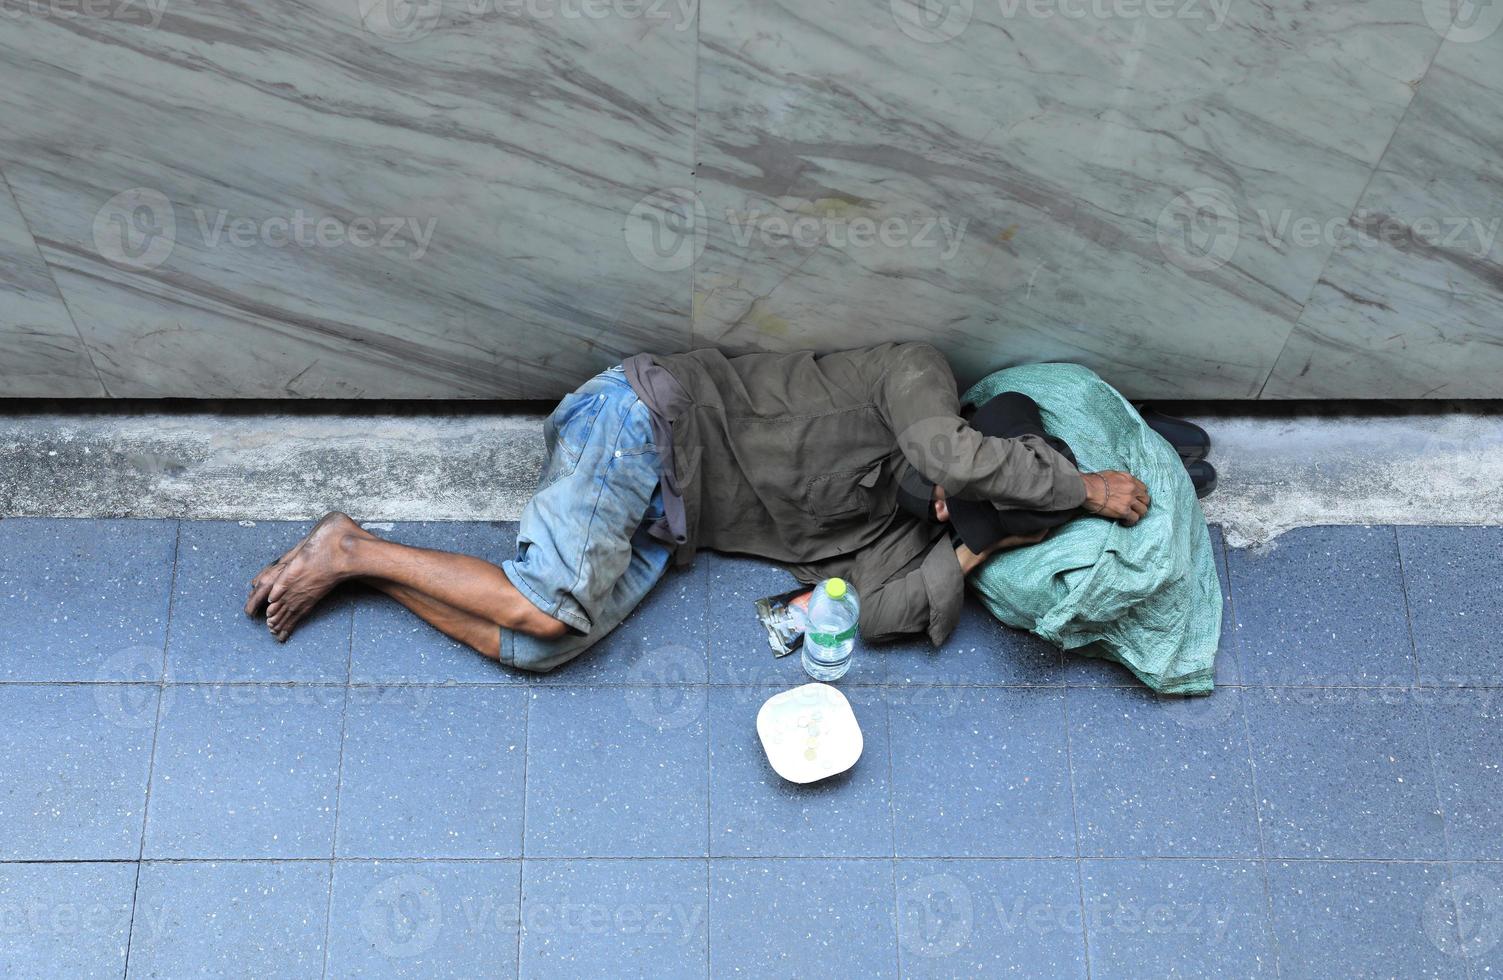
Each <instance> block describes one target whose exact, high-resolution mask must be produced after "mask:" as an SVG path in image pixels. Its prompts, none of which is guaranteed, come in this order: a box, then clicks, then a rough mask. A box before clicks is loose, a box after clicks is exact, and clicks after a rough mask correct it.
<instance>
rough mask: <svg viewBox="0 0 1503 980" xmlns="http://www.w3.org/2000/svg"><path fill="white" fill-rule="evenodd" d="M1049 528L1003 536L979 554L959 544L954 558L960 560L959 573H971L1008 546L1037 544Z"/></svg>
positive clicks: (1045, 536)
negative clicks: (1030, 532)
mask: <svg viewBox="0 0 1503 980" xmlns="http://www.w3.org/2000/svg"><path fill="white" fill-rule="evenodd" d="M1051 530H1053V528H1047V527H1046V528H1044V529H1043V530H1042V531H1035V532H1034V533H1032V534H1014V535H1012V536H1011V537H1006V538H1003V539H1002V540H1000V541H998V542H997V543H996V544H994V545H992V546H991V547H990V548H987V549H986V550H985V551H983V552H981V554H979V555H978V554H977V553H976V552H974V551H972V550H971V549H970V548H967V547H966V546H965V545H960V546H959V547H957V548H956V549H955V558H956V560H958V561H959V562H960V573H961V574H962V575H969V574H971V572H972V571H974V570H975V569H976V567H977V566H979V565H980V564H981V563H982V562H984V561H986V560H987V559H988V558H990V557H991V556H992V555H995V554H996V553H997V552H999V551H1004V550H1006V549H1008V548H1021V547H1023V546H1024V545H1030V544H1038V543H1039V542H1040V541H1042V540H1044V539H1045V538H1047V537H1048V536H1049V532H1050V531H1051Z"/></svg>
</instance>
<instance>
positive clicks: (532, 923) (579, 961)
mask: <svg viewBox="0 0 1503 980" xmlns="http://www.w3.org/2000/svg"><path fill="white" fill-rule="evenodd" d="M708 915H709V898H708V885H707V882H706V875H705V862H704V861H703V860H702V859H689V860H677V859H668V860H633V859H627V860H609V861H601V860H593V861H592V860H568V861H558V860H547V861H534V860H530V859H529V860H528V861H527V862H526V864H525V866H524V867H523V870H522V923H523V926H522V945H521V961H522V976H523V977H527V978H529V980H532V978H551V977H557V978H560V980H575V978H578V977H610V978H612V980H626V978H629V977H644V978H651V980H670V978H677V977H684V978H688V977H703V976H705V975H706V970H707V968H708V967H707V963H706V959H707V951H706V950H707V947H706V943H707V934H706V922H707V918H708Z"/></svg>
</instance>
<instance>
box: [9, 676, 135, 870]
mask: <svg viewBox="0 0 1503 980" xmlns="http://www.w3.org/2000/svg"><path fill="white" fill-rule="evenodd" d="M123 702H127V703H130V704H133V705H139V707H140V710H139V711H135V712H132V713H130V714H126V715H122V714H120V713H119V712H120V705H121V704H122V703H123ZM155 707H156V691H155V689H154V688H150V687H147V688H141V689H137V691H136V694H135V695H133V696H127V695H125V694H124V692H122V690H121V689H120V688H119V687H117V686H115V685H62V684H57V685H53V684H47V685H30V684H20V685H14V684H6V685H0V773H4V776H3V777H0V827H3V828H4V832H3V833H0V860H6V861H17V860H20V861H99V860H109V859H119V858H128V859H131V860H134V859H135V858H136V857H138V856H139V854H140V851H141V827H142V821H143V820H144V817H145V812H146V781H147V773H148V771H149V768H150V765H151V740H152V723H153V722H154V721H155V717H156V712H155ZM106 746H107V747H108V751H101V747H106Z"/></svg>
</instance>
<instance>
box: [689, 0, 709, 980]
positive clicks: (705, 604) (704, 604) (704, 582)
mask: <svg viewBox="0 0 1503 980" xmlns="http://www.w3.org/2000/svg"><path fill="white" fill-rule="evenodd" d="M698 17H699V14H698V12H697V11H696V13H695V18H696V20H697V19H698ZM696 30H698V28H697V27H696ZM696 57H697V55H696ZM698 84H699V83H698V81H697V80H696V82H695V86H696V88H697V87H698ZM696 98H697V95H696ZM690 293H691V294H692V293H693V282H692V280H691V282H690ZM689 333H690V337H691V340H692V337H693V333H694V328H693V323H692V322H691V323H690V328H689ZM700 580H701V581H700V585H701V587H702V589H703V590H704V594H703V600H702V601H701V603H700V607H701V608H702V609H703V610H704V616H703V618H702V619H701V620H700V622H701V623H702V624H703V626H704V643H703V644H701V646H703V648H704V652H705V729H704V739H705V977H706V980H708V978H709V976H710V904H711V903H710V894H711V892H712V891H713V890H714V887H715V872H714V867H715V866H714V865H713V864H712V863H711V856H712V855H713V854H714V853H715V848H714V847H713V846H712V844H711V840H712V838H713V836H714V833H715V814H714V813H713V812H712V810H711V807H712V806H714V802H715V775H714V772H713V767H714V764H715V760H714V752H713V751H712V740H713V738H714V729H713V726H714V724H715V712H714V711H712V710H711V709H710V663H711V660H712V658H711V656H710V652H711V651H710V646H711V643H710V622H711V620H710V613H711V609H710V564H709V562H705V564H704V567H703V572H702V573H701V575H700Z"/></svg>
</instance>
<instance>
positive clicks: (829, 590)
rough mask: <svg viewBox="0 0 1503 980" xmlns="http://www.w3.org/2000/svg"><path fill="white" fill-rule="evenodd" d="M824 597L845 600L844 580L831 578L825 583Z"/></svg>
mask: <svg viewBox="0 0 1503 980" xmlns="http://www.w3.org/2000/svg"><path fill="white" fill-rule="evenodd" d="M825 595H827V596H829V597H830V598H831V599H843V598H845V579H843V578H832V579H830V580H829V581H828V582H826V583H825Z"/></svg>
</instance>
